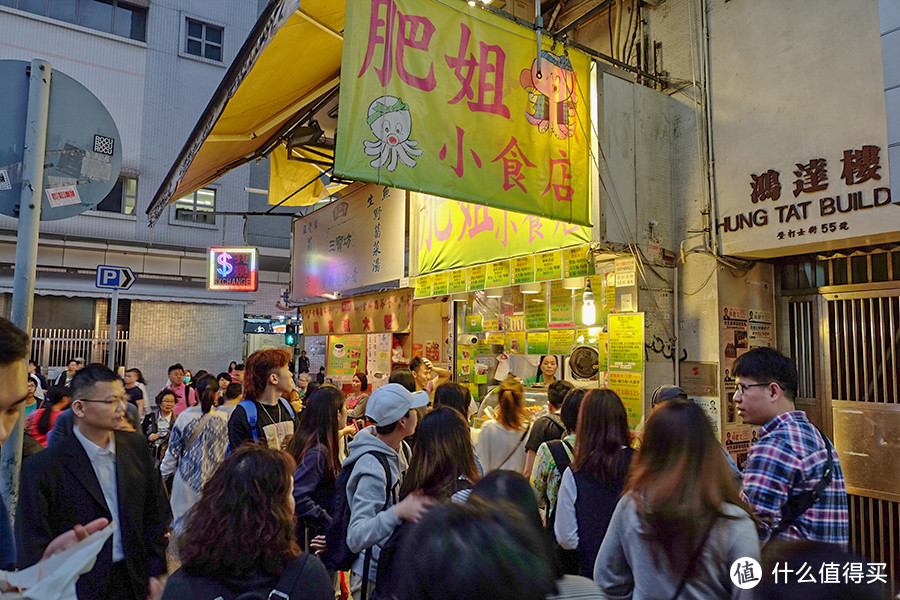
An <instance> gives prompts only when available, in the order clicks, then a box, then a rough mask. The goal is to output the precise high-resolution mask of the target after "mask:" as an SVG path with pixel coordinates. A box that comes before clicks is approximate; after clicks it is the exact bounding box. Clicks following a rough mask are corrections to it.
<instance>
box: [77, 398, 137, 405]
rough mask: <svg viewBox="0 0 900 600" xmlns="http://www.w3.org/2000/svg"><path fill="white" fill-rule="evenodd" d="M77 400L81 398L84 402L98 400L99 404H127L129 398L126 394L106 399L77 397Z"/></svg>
mask: <svg viewBox="0 0 900 600" xmlns="http://www.w3.org/2000/svg"><path fill="white" fill-rule="evenodd" d="M76 400H81V401H82V402H96V403H98V404H106V405H107V406H109V405H110V404H127V403H128V399H127V398H125V397H124V396H117V397H115V398H107V399H106V400H93V399H91V398H76Z"/></svg>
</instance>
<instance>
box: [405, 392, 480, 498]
mask: <svg viewBox="0 0 900 600" xmlns="http://www.w3.org/2000/svg"><path fill="white" fill-rule="evenodd" d="M477 478H478V469H477V468H476V467H475V454H474V453H473V451H472V436H471V434H470V433H469V425H468V423H466V421H465V420H464V419H463V418H462V415H461V414H460V413H459V412H457V411H456V410H454V409H452V408H447V407H445V408H437V409H435V410H433V411H431V412H430V413H428V414H427V415H425V417H423V418H422V422H421V423H419V425H418V427H417V428H416V450H415V452H413V454H412V458H411V459H410V462H409V468H408V469H407V471H406V475H405V476H404V477H403V485H402V486H401V487H400V497H401V498H405V497H406V496H407V494H409V493H410V492H413V491H415V490H422V492H423V493H424V494H425V495H426V496H431V497H432V498H437V499H438V500H449V499H450V496H452V495H453V494H454V493H455V492H456V491H457V486H458V484H459V481H460V480H461V479H462V480H468V481H470V482H473V483H474V482H475V481H476V480H477Z"/></svg>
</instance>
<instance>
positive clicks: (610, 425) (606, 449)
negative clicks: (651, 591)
mask: <svg viewBox="0 0 900 600" xmlns="http://www.w3.org/2000/svg"><path fill="white" fill-rule="evenodd" d="M628 440H629V430H628V416H627V415H626V413H625V406H624V405H623V404H622V400H621V399H619V396H618V395H617V394H616V393H615V392H614V391H612V390H608V389H601V390H591V391H589V392H588V393H587V394H585V396H584V398H583V399H582V400H581V407H580V408H579V410H578V422H577V424H576V426H575V445H574V447H573V449H572V450H573V451H572V464H571V465H570V466H569V468H568V469H566V470H565V472H564V473H563V477H562V481H561V482H560V485H559V496H558V498H557V503H556V521H555V523H554V525H553V531H554V533H555V534H556V541H557V542H558V543H559V545H560V546H561V547H562V548H565V549H567V550H577V551H578V554H579V556H580V557H581V565H580V569H579V573H578V574H579V575H585V576H590V575H591V574H592V573H593V572H594V559H596V558H597V550H599V549H600V543H601V542H603V536H604V535H606V529H607V528H608V527H609V520H610V518H611V517H612V513H613V511H614V510H615V508H616V503H617V502H618V501H619V496H620V495H621V494H622V489H623V488H624V487H625V479H626V477H627V475H628V467H629V465H630V464H631V457H632V455H633V453H634V451H633V450H632V449H631V448H630V447H629V446H628Z"/></svg>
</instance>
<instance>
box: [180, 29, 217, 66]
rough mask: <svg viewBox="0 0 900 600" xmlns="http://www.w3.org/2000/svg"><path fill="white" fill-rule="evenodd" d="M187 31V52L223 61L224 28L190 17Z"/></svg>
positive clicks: (185, 47)
mask: <svg viewBox="0 0 900 600" xmlns="http://www.w3.org/2000/svg"><path fill="white" fill-rule="evenodd" d="M186 31H187V40H186V41H185V45H184V51H185V52H187V53H188V54H192V55H194V56H200V57H202V58H208V59H209V60H214V61H216V62H222V35H223V33H224V31H225V30H224V29H222V28H221V27H216V26H215V25H210V24H209V23H203V22H201V21H195V20H194V19H188V20H187V28H186Z"/></svg>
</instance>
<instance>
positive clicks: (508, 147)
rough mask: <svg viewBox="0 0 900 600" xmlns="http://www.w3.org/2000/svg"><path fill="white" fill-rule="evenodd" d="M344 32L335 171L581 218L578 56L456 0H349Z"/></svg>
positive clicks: (582, 99) (585, 123)
mask: <svg viewBox="0 0 900 600" xmlns="http://www.w3.org/2000/svg"><path fill="white" fill-rule="evenodd" d="M343 33H344V53H343V62H342V65H341V73H342V78H341V97H340V106H341V118H340V119H338V131H337V139H338V145H337V148H336V152H335V174H337V175H339V176H342V177H347V178H350V179H357V180H361V181H371V182H375V183H379V184H385V185H390V186H393V187H400V188H405V189H409V190H416V191H423V192H427V193H433V194H435V195H438V196H442V197H445V198H455V199H458V200H464V201H468V202H475V203H478V204H484V205H487V206H493V207H498V208H506V209H511V210H516V211H519V212H524V213H528V214H532V215H538V216H543V217H548V218H552V219H556V220H560V221H566V222H568V223H578V224H581V225H590V212H591V211H590V203H589V199H590V184H589V182H590V178H589V177H584V176H583V174H586V173H588V172H589V170H590V168H589V165H590V163H589V160H590V155H589V145H590V135H589V132H590V130H591V124H590V122H589V109H590V92H589V90H590V84H589V81H590V76H589V69H590V61H589V59H588V57H587V56H586V55H585V54H583V53H581V52H578V51H575V50H572V49H567V50H565V51H563V50H561V49H560V50H557V51H552V50H551V49H550V45H551V44H552V42H551V41H550V40H547V41H546V42H545V44H546V45H545V47H544V49H543V50H542V51H541V53H540V57H536V56H535V48H534V33H533V32H532V31H531V30H529V29H526V28H524V27H521V26H519V25H516V24H512V23H510V22H509V21H507V20H506V19H504V18H502V17H500V16H497V15H494V14H492V13H490V12H488V11H486V10H482V9H481V8H477V7H473V6H469V5H468V4H467V3H465V2H455V3H446V2H439V1H437V0H349V1H348V2H347V12H346V20H345V25H344V32H343ZM557 52H559V53H557ZM538 61H540V62H538ZM539 65H540V71H541V76H540V77H538V74H537V73H538V66H539ZM438 115H439V117H438Z"/></svg>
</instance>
